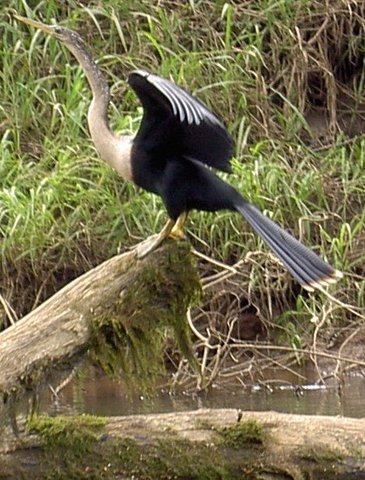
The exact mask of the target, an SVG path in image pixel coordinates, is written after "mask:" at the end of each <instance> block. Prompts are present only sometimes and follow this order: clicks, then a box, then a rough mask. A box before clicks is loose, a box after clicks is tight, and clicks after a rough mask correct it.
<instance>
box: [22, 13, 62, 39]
mask: <svg viewBox="0 0 365 480" xmlns="http://www.w3.org/2000/svg"><path fill="white" fill-rule="evenodd" d="M14 18H16V19H17V20H19V21H20V22H23V23H26V24H27V25H30V26H31V27H34V28H39V29H40V30H42V31H43V32H45V33H48V34H49V35H52V34H53V33H54V29H55V27H54V26H53V25H46V24H45V23H41V22H36V21H35V20H31V19H30V18H26V17H21V16H20V15H14Z"/></svg>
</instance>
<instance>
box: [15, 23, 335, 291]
mask: <svg viewBox="0 0 365 480" xmlns="http://www.w3.org/2000/svg"><path fill="white" fill-rule="evenodd" d="M15 17H16V18H17V19H18V20H20V21H22V22H24V23H27V24H29V25H31V26H33V27H36V28H39V29H41V30H43V31H44V32H46V33H48V34H51V35H54V37H55V38H57V39H58V40H60V41H61V42H62V43H63V44H64V45H66V47H67V48H68V49H69V50H70V51H71V53H72V54H73V55H74V56H75V57H76V59H77V60H78V61H79V63H80V65H81V67H82V68H83V70H84V72H85V75H86V77H87V79H88V81H89V84H90V87H91V90H92V93H93V99H92V102H91V105H90V108H89V113H88V123H89V129H90V133H91V137H92V139H93V142H94V144H95V147H96V149H97V151H98V152H99V155H100V156H101V158H102V159H104V160H105V161H106V162H107V163H109V165H111V166H112V167H113V168H114V169H115V170H116V171H117V172H118V173H119V174H120V175H121V176H122V177H123V178H125V179H127V180H131V181H133V182H134V183H135V184H137V185H138V186H140V187H142V188H144V189H145V190H148V191H149V192H153V193H155V194H157V195H159V196H160V197H161V198H162V200H163V202H164V204H165V206H166V209H167V212H168V214H169V217H170V220H169V221H168V222H167V224H166V225H165V226H164V228H163V229H162V231H161V232H160V233H159V234H158V235H157V236H155V237H154V239H153V241H152V242H149V243H147V244H146V245H145V246H144V247H143V248H142V250H140V254H141V255H145V254H146V253H148V252H150V251H151V250H152V249H154V248H156V247H157V246H158V245H159V244H160V243H161V241H162V240H163V239H164V238H166V237H167V236H169V235H171V236H175V237H179V236H181V235H182V227H183V224H184V222H185V220H186V217H187V214H188V212H189V211H190V210H192V209H197V210H204V211H209V212H214V211H217V210H221V209H228V210H233V211H236V212H239V213H240V214H241V215H242V216H243V217H244V218H245V219H246V220H247V221H248V223H249V224H250V225H251V227H252V228H253V229H254V230H255V231H256V232H257V233H258V234H259V235H260V236H261V237H262V239H263V240H264V241H265V242H266V243H267V244H268V245H269V247H271V249H272V250H273V251H274V252H275V254H276V255H277V257H278V258H279V259H280V260H281V261H282V263H283V264H284V266H285V267H286V268H287V270H288V271H289V272H290V273H291V274H292V275H293V277H294V278H295V279H296V280H297V281H298V282H299V283H300V284H301V285H302V286H303V287H305V288H306V289H308V290H310V291H312V290H313V288H320V287H321V286H323V285H327V284H330V283H334V282H335V281H336V280H337V279H338V278H340V277H341V276H342V274H341V272H339V271H337V270H335V269H334V268H332V267H331V266H330V265H329V264H327V263H325V262H324V261H322V260H321V259H320V258H319V257H318V256H317V255H316V254H315V253H314V252H312V251H311V250H309V249H308V248H307V247H305V246H304V245H302V244H301V243H300V242H299V241H298V240H296V239H295V238H293V237H292V236H291V235H290V234H289V233H288V232H286V231H285V230H283V229H282V228H281V227H279V226H278V225H277V224H276V223H274V222H273V221H272V220H270V219H269V218H267V217H266V216H265V215H263V214H262V213H261V212H260V211H259V210H258V209H257V208H256V207H255V206H253V205H252V204H250V203H249V202H248V201H247V200H246V199H245V198H244V197H242V195H241V194H240V193H238V192H237V191H236V190H235V189H234V188H233V187H231V186H230V185H229V184H227V183H226V182H224V181H223V180H221V179H220V178H219V177H217V176H216V175H215V174H214V172H213V171H212V170H211V169H210V168H209V167H213V168H215V169H218V170H222V171H226V172H229V171H230V164H229V160H230V157H231V155H232V145H233V142H232V139H231V137H230V135H229V134H228V132H227V130H226V129H225V127H224V125H223V124H222V123H221V121H220V120H219V119H218V118H217V117H216V116H215V115H214V114H213V113H212V112H210V111H209V110H208V108H207V107H206V106H205V105H203V103H201V102H200V101H199V100H197V99H196V98H194V97H193V96H191V95H190V94H189V93H187V92H186V91H185V90H183V89H181V88H180V87H178V86H176V85H175V84H173V83H172V82H170V81H168V80H165V79H163V78H160V77H158V76H156V75H152V74H150V73H147V72H145V71H142V70H136V71H134V72H132V73H131V74H130V75H129V78H128V82H129V84H130V86H131V87H132V88H133V90H134V91H135V92H136V94H137V95H138V97H139V99H140V101H141V103H142V106H143V110H144V113H143V118H142V122H141V125H140V128H139V130H138V132H137V134H136V136H135V137H132V136H117V135H115V134H114V133H113V132H112V131H111V129H110V126H109V122H108V118H107V110H108V105H109V87H108V84H107V82H106V79H105V78H104V76H103V74H102V73H101V71H100V70H99V68H98V67H97V65H96V63H95V62H94V60H93V58H92V56H91V55H90V53H89V51H88V49H87V48H86V46H85V43H84V42H83V40H82V38H81V37H80V35H79V34H78V33H76V32H74V31H72V30H69V29H67V28H64V27H60V26H50V25H45V24H43V23H39V22H35V21H34V20H30V19H28V18H24V17H20V16H18V15H15Z"/></svg>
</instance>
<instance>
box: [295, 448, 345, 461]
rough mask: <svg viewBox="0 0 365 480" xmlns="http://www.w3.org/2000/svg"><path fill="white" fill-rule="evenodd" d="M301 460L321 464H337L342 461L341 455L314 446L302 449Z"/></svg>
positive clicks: (329, 449) (331, 450)
mask: <svg viewBox="0 0 365 480" xmlns="http://www.w3.org/2000/svg"><path fill="white" fill-rule="evenodd" d="M300 457H301V458H302V459H303V460H307V461H311V462H315V463H318V464H323V463H327V462H331V463H332V462H339V461H341V460H342V459H343V454H341V453H340V452H338V451H335V450H333V449H331V448H329V447H324V446H320V445H316V446H315V447H308V448H306V449H303V450H302V451H301V453H300Z"/></svg>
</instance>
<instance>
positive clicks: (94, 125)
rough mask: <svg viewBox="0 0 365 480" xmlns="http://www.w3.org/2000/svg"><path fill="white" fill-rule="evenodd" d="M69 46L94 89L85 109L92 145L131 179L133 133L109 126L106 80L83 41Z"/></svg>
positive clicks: (105, 159) (123, 175)
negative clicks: (114, 129) (117, 131)
mask: <svg viewBox="0 0 365 480" xmlns="http://www.w3.org/2000/svg"><path fill="white" fill-rule="evenodd" d="M68 47H69V49H70V50H71V52H72V53H73V55H74V56H75V57H76V58H77V60H78V61H79V63H80V65H81V66H82V68H83V70H84V72H85V75H86V78H87V80H88V82H89V85H90V88H91V91H92V93H93V99H92V101H91V104H90V108H89V112H88V124H89V129H90V134H91V138H92V139H93V142H94V145H95V148H96V150H97V151H98V153H99V155H100V157H101V158H102V159H103V160H104V161H106V162H107V163H108V164H109V165H110V166H111V167H113V168H115V169H116V170H117V172H118V173H119V174H120V175H121V176H122V177H124V178H126V179H127V180H131V179H132V172H131V165H130V155H131V148H132V137H131V136H118V135H115V134H114V133H113V132H112V131H111V129H110V125H109V121H108V106H109V101H110V92H109V86H108V83H107V81H106V79H105V77H104V75H103V74H102V72H101V71H100V70H99V68H98V66H97V65H96V63H95V62H94V60H93V58H92V57H91V55H90V53H89V51H88V50H87V48H86V46H85V45H84V43H83V42H82V43H81V42H79V43H78V44H77V45H76V46H73V45H68Z"/></svg>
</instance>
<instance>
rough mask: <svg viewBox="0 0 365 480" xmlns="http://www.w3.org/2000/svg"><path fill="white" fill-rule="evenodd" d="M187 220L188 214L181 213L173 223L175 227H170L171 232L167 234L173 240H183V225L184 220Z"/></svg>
mask: <svg viewBox="0 0 365 480" xmlns="http://www.w3.org/2000/svg"><path fill="white" fill-rule="evenodd" d="M187 218H188V212H183V213H182V214H181V215H180V216H179V217H178V219H177V220H176V222H175V225H174V226H173V227H172V230H171V232H170V234H169V236H170V237H171V238H173V239H174V240H178V239H185V238H186V236H185V233H184V225H185V222H186V219H187Z"/></svg>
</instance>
